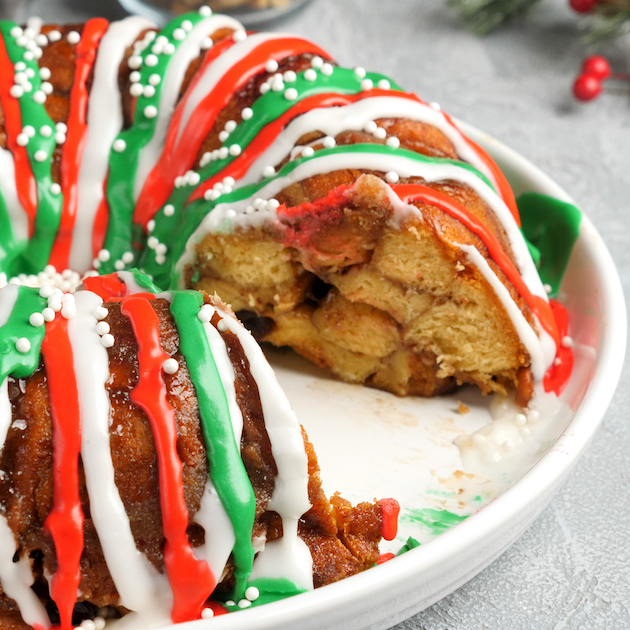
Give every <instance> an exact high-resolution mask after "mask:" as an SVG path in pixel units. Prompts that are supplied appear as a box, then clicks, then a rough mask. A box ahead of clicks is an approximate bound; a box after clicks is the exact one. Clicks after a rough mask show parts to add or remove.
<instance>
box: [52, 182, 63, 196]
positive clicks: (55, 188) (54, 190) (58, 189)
mask: <svg viewBox="0 0 630 630" xmlns="http://www.w3.org/2000/svg"><path fill="white" fill-rule="evenodd" d="M50 192H51V193H52V194H53V195H59V194H60V193H61V186H60V185H59V184H58V183H57V182H53V183H52V184H51V185H50Z"/></svg>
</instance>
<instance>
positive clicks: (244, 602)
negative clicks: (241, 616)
mask: <svg viewBox="0 0 630 630" xmlns="http://www.w3.org/2000/svg"><path fill="white" fill-rule="evenodd" d="M251 605H252V603H251V602H250V601H249V599H241V601H240V602H239V603H238V607H239V608H249V607H250V606H251Z"/></svg>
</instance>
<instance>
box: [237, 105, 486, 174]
mask: <svg viewBox="0 0 630 630" xmlns="http://www.w3.org/2000/svg"><path fill="white" fill-rule="evenodd" d="M378 118H407V119H409V120H415V121H418V122H422V123H426V124H428V125H431V126H433V127H435V128H436V129H438V130H439V131H441V132H442V133H443V134H444V135H445V136H446V137H447V138H448V139H449V140H450V141H451V143H452V144H453V147H454V148H455V152H456V153H457V155H458V156H459V157H460V158H461V159H462V160H464V161H465V162H468V163H469V164H471V165H472V166H474V167H475V168H476V169H477V170H479V171H480V172H482V173H483V174H484V175H485V176H486V177H488V178H489V179H490V181H492V182H493V183H495V182H494V176H493V174H492V172H491V171H490V169H489V168H488V166H487V164H486V163H485V162H484V160H482V159H481V158H480V156H479V154H478V153H477V152H476V151H475V150H474V149H473V147H471V145H470V144H469V143H468V141H467V140H466V138H465V137H464V136H463V135H462V134H461V132H460V131H459V129H457V128H456V127H454V126H453V125H452V124H450V123H449V122H448V120H447V119H446V117H445V116H444V114H443V113H442V112H441V111H436V110H435V109H433V108H432V107H431V106H429V105H427V104H425V103H420V102H418V101H412V100H410V99H409V98H405V97H403V96H401V97H396V96H374V97H372V98H366V99H363V100H360V101H356V102H355V103H351V104H349V105H344V106H341V107H318V108H315V109H312V110H309V111H308V112H305V113H304V114H302V115H300V116H298V117H297V118H295V119H293V120H292V121H291V122H290V123H289V124H288V125H287V126H286V127H285V128H284V129H283V130H282V132H281V133H280V134H278V135H277V136H276V138H274V141H273V143H272V144H271V146H270V147H269V148H268V149H266V150H265V151H264V152H263V153H262V154H261V155H260V156H259V157H258V158H257V159H256V161H255V162H254V163H253V164H252V165H251V167H250V168H249V169H248V171H247V173H246V174H245V175H244V176H243V177H242V178H240V179H239V180H238V181H239V185H245V184H252V183H254V182H257V181H260V179H261V173H262V170H263V169H264V167H265V166H267V165H269V164H271V165H274V164H279V163H280V162H281V161H282V160H283V159H284V157H285V156H286V155H288V154H289V152H290V151H291V150H292V149H293V147H294V146H295V143H296V142H297V141H298V140H299V138H300V137H302V136H303V135H304V134H306V133H308V132H311V131H313V130H314V129H316V130H318V131H321V132H322V133H324V134H326V135H328V136H332V137H333V138H334V137H335V136H337V135H338V134H340V133H341V132H342V131H347V130H362V129H364V128H365V125H366V123H368V122H370V121H373V120H376V119H378ZM318 142H319V141H315V142H314V144H317V143H318Z"/></svg>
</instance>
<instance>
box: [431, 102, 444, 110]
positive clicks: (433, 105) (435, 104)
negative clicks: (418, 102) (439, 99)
mask: <svg viewBox="0 0 630 630" xmlns="http://www.w3.org/2000/svg"><path fill="white" fill-rule="evenodd" d="M429 106H430V107H432V108H433V109H434V110H436V111H438V112H439V111H440V110H441V109H442V108H441V107H440V104H439V103H436V102H433V103H429Z"/></svg>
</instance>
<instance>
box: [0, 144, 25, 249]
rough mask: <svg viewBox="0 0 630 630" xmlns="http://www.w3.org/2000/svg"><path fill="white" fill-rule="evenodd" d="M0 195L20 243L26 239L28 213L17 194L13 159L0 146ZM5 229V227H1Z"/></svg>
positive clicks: (16, 238)
mask: <svg viewBox="0 0 630 630" xmlns="http://www.w3.org/2000/svg"><path fill="white" fill-rule="evenodd" d="M0 173H2V177H0V195H2V198H3V199H4V203H5V205H6V208H7V214H8V217H9V221H10V223H11V230H13V237H14V239H15V240H16V241H17V242H18V243H20V242H22V241H26V240H27V239H28V215H27V214H26V212H25V210H24V208H23V207H22V204H21V203H20V200H19V198H18V194H17V186H16V181H15V175H16V173H15V160H14V159H13V154H12V153H11V151H9V150H8V149H3V148H1V147H0ZM3 229H6V228H3Z"/></svg>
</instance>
